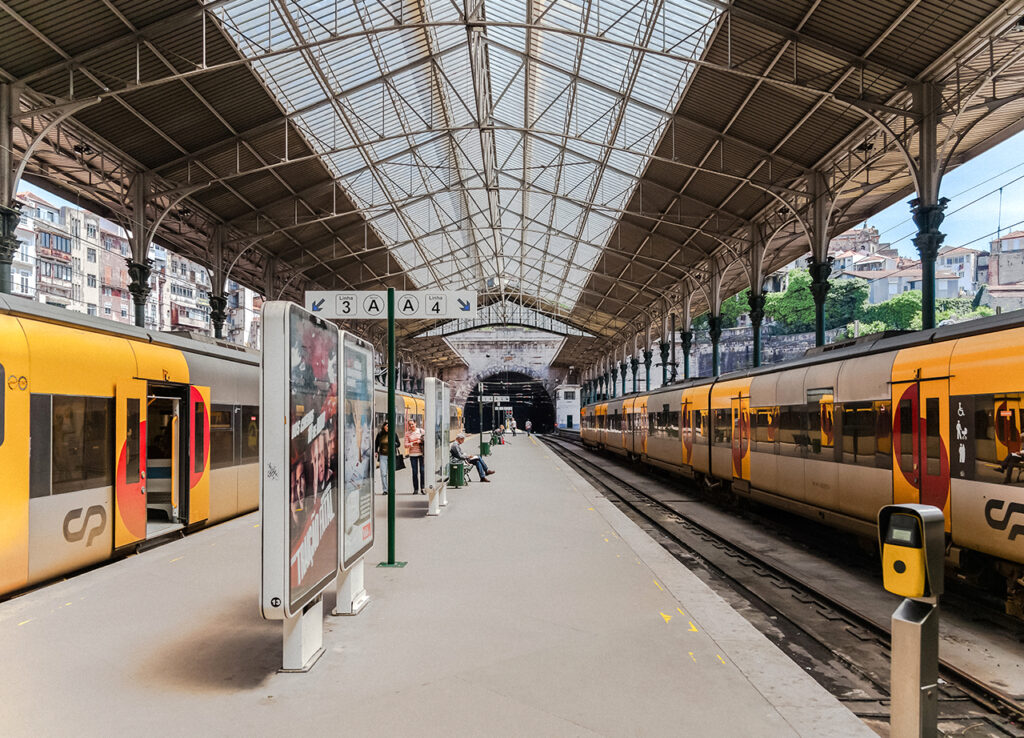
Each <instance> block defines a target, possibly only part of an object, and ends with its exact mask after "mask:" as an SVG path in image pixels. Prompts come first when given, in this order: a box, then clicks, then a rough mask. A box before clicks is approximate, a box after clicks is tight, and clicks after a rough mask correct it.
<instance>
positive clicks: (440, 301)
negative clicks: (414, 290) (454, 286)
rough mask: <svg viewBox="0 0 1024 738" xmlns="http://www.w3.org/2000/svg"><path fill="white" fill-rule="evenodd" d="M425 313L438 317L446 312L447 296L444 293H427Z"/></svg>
mask: <svg viewBox="0 0 1024 738" xmlns="http://www.w3.org/2000/svg"><path fill="white" fill-rule="evenodd" d="M426 304H427V315H428V316H433V317H440V316H443V315H447V314H448V298H447V296H446V295H443V294H442V295H438V294H433V295H432V294H427V297H426Z"/></svg>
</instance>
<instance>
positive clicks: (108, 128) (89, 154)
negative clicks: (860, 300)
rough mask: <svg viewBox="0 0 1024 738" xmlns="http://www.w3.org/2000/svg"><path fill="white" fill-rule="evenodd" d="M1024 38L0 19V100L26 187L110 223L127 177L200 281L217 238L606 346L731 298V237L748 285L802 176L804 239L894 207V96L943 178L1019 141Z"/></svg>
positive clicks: (902, 10)
mask: <svg viewBox="0 0 1024 738" xmlns="http://www.w3.org/2000/svg"><path fill="white" fill-rule="evenodd" d="M1021 15H1024V2H1020V1H1014V2H999V1H998V0H958V2H957V3H953V4H951V3H949V2H948V0H913V2H908V3H902V4H899V3H897V4H893V3H891V2H887V1H885V0H862V1H861V2H858V3H856V4H853V3H850V2H849V1H848V0H773V1H772V2H769V1H768V0H737V1H736V2H731V3H726V2H720V1H719V0H692V1H691V0H642V1H641V2H637V3H633V2H625V1H624V0H589V1H586V0H585V1H583V2H580V3H576V4H572V3H563V2H553V1H551V2H549V1H547V0H502V2H496V1H495V0H350V1H349V2H345V3H337V2H335V1H334V0H319V1H316V0H314V1H313V2H310V1H309V0H302V2H298V1H297V0H208V1H206V2H197V0H141V1H140V0H133V2H131V3H129V2H121V1H120V0H52V1H51V2H47V3H38V2H31V0H4V2H3V3H0V33H3V34H4V38H5V40H7V41H8V43H5V44H4V46H3V47H2V48H0V83H12V84H15V85H17V90H18V93H17V94H18V99H19V102H20V106H21V110H20V111H19V112H18V113H17V114H16V115H15V116H14V117H15V123H16V126H15V128H14V131H13V136H12V143H13V145H14V149H15V155H16V157H18V156H20V157H22V158H23V159H24V161H23V162H22V163H23V166H22V169H23V171H24V175H25V176H26V177H27V178H30V179H32V180H33V181H37V182H43V183H45V184H46V185H47V186H50V187H56V188H57V189H58V190H59V191H60V192H62V193H65V194H68V195H70V196H72V197H73V198H74V199H77V200H79V201H80V202H89V203H92V204H93V205H94V206H96V207H97V208H98V209H99V210H101V211H102V212H103V213H104V214H105V215H107V216H108V217H113V218H118V217H123V216H125V215H128V214H129V213H130V207H129V203H128V198H127V197H126V192H127V188H128V186H129V183H130V182H131V181H132V180H133V178H134V177H135V176H136V175H137V174H139V173H145V174H146V175H147V179H148V181H149V182H151V184H152V186H151V188H150V195H151V196H152V200H153V202H152V203H151V205H150V207H151V208H152V211H153V214H154V215H156V214H158V213H161V212H163V211H164V210H167V209H168V206H171V207H170V209H169V210H168V212H167V214H166V216H165V218H164V221H163V224H162V226H161V228H160V229H159V232H158V235H157V239H158V241H159V242H160V243H162V244H164V245H167V246H169V247H170V248H172V249H174V250H176V251H179V252H181V253H183V254H184V255H186V256H189V257H190V258H193V259H196V260H197V261H200V262H202V263H210V260H211V258H212V257H211V255H210V254H209V253H208V249H209V243H210V240H211V234H212V233H213V232H214V231H215V230H216V229H217V227H218V226H223V228H224V230H223V233H224V234H225V235H224V243H225V246H226V248H225V250H224V253H226V254H228V255H230V258H231V259H232V260H233V266H232V268H233V269H234V271H233V272H232V274H233V276H236V277H240V278H242V279H243V281H246V280H248V282H249V284H250V285H254V284H256V283H262V276H261V275H262V274H263V272H264V269H265V265H266V264H267V263H268V262H271V261H272V260H273V259H277V262H275V263H277V264H279V265H280V267H279V271H280V273H279V274H278V275H277V276H278V279H277V284H279V285H284V289H285V290H286V293H285V294H290V295H292V296H297V295H298V294H299V293H300V292H301V290H302V289H303V288H304V287H306V286H307V285H309V284H319V285H322V286H328V287H330V286H359V287H362V288H375V287H381V286H386V285H389V284H390V285H394V286H409V287H412V286H416V287H430V286H455V285H458V286H462V285H468V286H475V287H477V288H479V289H481V290H482V292H483V294H485V295H486V296H487V299H489V300H491V299H493V300H501V299H502V298H504V297H510V298H513V299H514V300H515V301H517V302H521V303H523V304H528V305H530V306H532V307H534V308H535V309H538V310H541V311H543V312H546V313H548V314H550V315H554V316H555V317H557V318H558V319H559V320H564V322H566V323H567V324H568V325H575V326H579V327H583V328H585V329H586V330H587V331H589V332H590V333H592V334H593V335H595V336H600V337H601V338H600V339H593V340H613V341H619V342H621V340H620V339H621V335H619V334H621V333H622V332H628V331H631V330H634V328H635V326H636V324H637V323H643V322H645V321H650V320H652V319H656V318H657V317H658V316H659V315H660V314H662V313H663V312H664V310H665V309H673V306H672V305H671V304H670V305H668V307H667V308H666V307H665V302H666V301H665V299H664V297H665V296H666V295H674V294H676V293H677V290H678V286H679V283H680V282H681V281H683V282H687V283H690V284H692V285H694V288H695V289H696V290H697V294H695V297H694V310H696V311H700V310H702V309H704V308H705V307H706V305H705V304H704V302H705V298H704V297H703V296H702V293H701V290H700V289H698V287H699V286H700V285H701V284H703V282H704V281H706V279H707V276H706V275H708V274H710V272H711V269H710V265H711V264H712V263H719V262H722V261H723V260H724V261H725V262H726V263H727V266H726V268H725V269H724V270H723V272H722V273H723V278H722V283H721V291H722V294H723V295H728V294H730V293H731V292H735V291H737V290H739V289H742V288H743V287H744V286H746V285H745V283H744V280H745V279H748V277H747V276H746V275H747V274H748V273H751V272H750V270H748V269H747V268H746V266H744V264H745V263H746V262H747V261H749V257H748V254H747V252H748V251H749V250H750V248H751V238H752V234H754V233H764V234H766V235H765V240H766V243H764V244H759V248H762V247H763V251H764V259H763V266H764V268H765V269H769V270H770V269H771V268H773V267H774V266H778V265H780V264H782V263H785V262H786V261H788V260H790V259H792V258H793V257H795V256H798V255H800V254H801V253H803V251H805V250H806V249H807V245H808V237H807V223H808V222H809V206H810V201H811V197H810V189H811V188H810V186H809V182H810V181H811V179H812V178H814V177H822V178H823V181H824V182H825V183H826V190H827V194H828V198H829V202H830V211H829V217H828V219H827V222H826V227H827V228H828V229H829V232H830V233H831V232H835V231H838V230H841V229H842V228H844V227H846V226H848V225H849V224H852V223H855V222H858V221H860V220H863V219H864V218H865V217H866V216H869V215H870V214H872V213H874V212H877V211H878V210H880V209H881V208H883V207H885V206H886V205H888V204H891V203H893V202H896V201H898V200H900V199H901V198H905V197H907V196H908V194H910V193H911V192H912V190H913V183H914V180H915V178H916V172H915V164H914V162H913V157H912V151H911V147H912V142H913V140H914V137H915V135H916V133H917V130H918V123H917V117H916V113H915V111H914V109H913V106H912V103H911V92H910V90H911V89H912V88H913V87H914V85H916V84H918V83H920V82H928V83H930V84H933V85H936V86H937V89H938V90H939V92H940V98H939V99H940V100H941V103H940V104H941V110H940V111H939V112H938V118H939V124H940V128H941V129H942V130H943V131H946V132H947V133H946V134H945V136H946V138H945V140H944V141H940V142H939V143H940V146H939V149H940V154H941V157H942V158H941V161H940V162H938V166H939V168H940V171H944V170H948V169H949V168H950V167H953V166H956V165H957V164H959V163H961V162H962V161H964V160H966V159H967V158H970V157H971V156H973V155H976V154H977V153H979V152H981V151H983V150H985V149H986V148H988V147H990V146H992V145H994V144H995V143H997V142H998V141H1000V140H1003V139H1004V138H1006V137H1007V136H1009V135H1012V134H1013V133H1014V132H1016V131H1017V130H1019V129H1021V128H1022V127H1024V123H1022V121H1024V64H1022V48H1021V42H1022V40H1024V39H1022V34H1021V32H1020V31H1019V30H1017V29H1016V19H1018V18H1019V17H1021ZM69 18H73V19H74V21H75V22H74V23H69V22H67V19H69ZM921 29H926V30H925V31H922V30H921ZM72 106H77V107H72ZM183 188H194V189H189V190H185V189H183ZM185 191H189V192H192V194H189V195H188V196H187V197H185V198H184V199H183V200H181V202H180V207H179V206H176V205H174V198H175V197H176V196H177V195H176V193H181V192H185ZM221 266H223V265H221ZM669 302H671V301H669ZM422 327H425V326H420V328H422ZM587 340H591V339H582V338H581V339H580V340H578V341H577V340H575V339H574V340H570V341H567V342H566V346H565V348H564V349H563V359H566V360H567V361H569V362H570V363H571V361H572V356H573V355H574V354H573V353H572V352H576V351H582V350H584V349H583V348H582V346H583V344H584V343H586V341H587ZM566 352H568V353H566Z"/></svg>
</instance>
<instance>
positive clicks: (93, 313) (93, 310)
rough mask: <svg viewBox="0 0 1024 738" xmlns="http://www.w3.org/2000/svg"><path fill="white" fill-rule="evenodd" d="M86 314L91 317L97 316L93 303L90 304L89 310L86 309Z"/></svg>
mask: <svg viewBox="0 0 1024 738" xmlns="http://www.w3.org/2000/svg"><path fill="white" fill-rule="evenodd" d="M86 312H87V313H89V315H95V314H96V306H95V305H93V304H92V303H90V304H89V306H88V308H86Z"/></svg>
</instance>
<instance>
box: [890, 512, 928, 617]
mask: <svg viewBox="0 0 1024 738" xmlns="http://www.w3.org/2000/svg"><path fill="white" fill-rule="evenodd" d="M922 538H923V536H922V534H921V522H920V520H919V519H918V518H917V516H916V515H908V514H907V513H895V514H893V515H892V516H891V517H890V518H889V529H888V530H887V531H886V532H885V539H884V541H883V543H882V580H883V585H884V586H885V588H886V589H887V590H888V591H889V592H892V593H893V594H897V595H900V596H901V597H924V596H925V591H926V587H927V583H928V576H927V569H928V562H927V560H926V559H925V550H924V542H923V540H922Z"/></svg>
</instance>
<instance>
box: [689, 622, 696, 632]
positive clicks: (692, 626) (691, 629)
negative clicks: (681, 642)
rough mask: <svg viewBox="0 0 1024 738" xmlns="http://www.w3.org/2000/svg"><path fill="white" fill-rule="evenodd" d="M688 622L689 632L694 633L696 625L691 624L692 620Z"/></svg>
mask: <svg viewBox="0 0 1024 738" xmlns="http://www.w3.org/2000/svg"><path fill="white" fill-rule="evenodd" d="M689 623H690V632H691V633H696V632H697V626H696V625H694V624H693V621H692V620H690V621H689Z"/></svg>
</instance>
